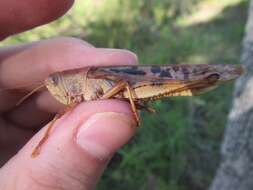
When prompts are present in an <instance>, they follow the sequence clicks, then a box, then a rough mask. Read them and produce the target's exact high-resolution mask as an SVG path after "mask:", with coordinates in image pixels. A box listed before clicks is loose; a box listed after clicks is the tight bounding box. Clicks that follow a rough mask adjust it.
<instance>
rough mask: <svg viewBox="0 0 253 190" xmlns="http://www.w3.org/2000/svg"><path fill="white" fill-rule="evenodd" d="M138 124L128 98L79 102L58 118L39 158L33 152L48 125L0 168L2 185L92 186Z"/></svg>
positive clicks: (47, 189)
mask: <svg viewBox="0 0 253 190" xmlns="http://www.w3.org/2000/svg"><path fill="white" fill-rule="evenodd" d="M135 125H136V123H135V121H134V120H133V117H132V114H131V112H130V110H129V107H128V105H127V104H126V103H124V102H119V101H116V100H107V101H96V102H88V103H83V104H80V105H78V106H77V107H76V109H74V110H73V111H71V112H69V113H66V114H65V115H64V116H63V117H61V118H60V119H58V120H57V121H56V122H55V124H54V127H53V130H52V132H51V134H50V137H49V139H48V140H47V141H46V142H45V144H44V145H43V147H42V149H41V153H40V154H39V155H38V156H37V157H36V158H32V157H31V153H32V151H33V148H34V147H35V146H36V145H37V144H38V142H39V140H40V139H41V138H42V137H43V135H44V133H45V129H46V128H43V129H42V130H41V131H40V132H39V133H38V134H36V135H35V136H34V137H33V138H32V139H31V140H30V141H29V142H28V143H27V144H26V145H25V146H24V148H23V149H22V150H21V151H19V153H18V154H17V155H16V156H15V157H13V159H11V160H10V161H9V162H8V163H7V164H6V165H5V166H4V167H3V168H2V169H1V171H0V189H20V190H25V189H33V190H38V189H39V190H42V189H43V190H51V189H72V190H81V189H82V190H83V189H86V190H88V189H92V188H93V187H94V186H95V185H96V183H97V180H98V179H99V177H100V175H101V174H102V172H103V170H104V168H105V167H106V165H107V163H108V161H109V160H110V158H111V156H112V154H113V153H114V152H115V151H116V150H117V149H119V148H120V147H121V146H122V145H123V144H125V143H126V142H127V141H128V140H129V139H130V138H131V137H132V136H133V134H134V131H135ZM1 186H2V188H1Z"/></svg>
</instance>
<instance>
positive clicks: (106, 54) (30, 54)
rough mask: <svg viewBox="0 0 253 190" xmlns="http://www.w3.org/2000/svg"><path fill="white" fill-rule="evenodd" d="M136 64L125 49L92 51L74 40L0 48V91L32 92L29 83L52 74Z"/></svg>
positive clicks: (87, 45)
mask: <svg viewBox="0 0 253 190" xmlns="http://www.w3.org/2000/svg"><path fill="white" fill-rule="evenodd" d="M17 49H19V50H18V51H17ZM1 52H3V53H1ZM11 52H14V53H11ZM136 63H137V58H136V56H135V54H133V53H131V52H130V51H128V50H120V49H104V48H94V47H93V46H91V45H89V44H88V43H86V42H84V41H81V40H78V39H74V38H55V39H51V40H45V41H41V42H37V43H33V44H30V45H27V46H24V48H20V47H14V48H12V49H10V50H9V51H8V52H6V51H5V49H2V50H1V49H0V88H8V89H12V88H17V87H23V86H27V87H26V89H32V88H33V87H32V84H34V83H36V84H37V83H39V82H42V81H43V80H44V79H45V78H46V77H47V76H48V75H49V74H50V73H53V72H56V71H63V70H68V69H74V68H81V67H87V66H105V65H125V64H136Z"/></svg>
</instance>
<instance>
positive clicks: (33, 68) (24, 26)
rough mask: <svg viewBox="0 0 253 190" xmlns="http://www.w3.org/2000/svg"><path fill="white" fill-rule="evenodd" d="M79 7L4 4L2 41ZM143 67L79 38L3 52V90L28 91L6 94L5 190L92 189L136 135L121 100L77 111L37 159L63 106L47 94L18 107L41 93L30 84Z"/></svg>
mask: <svg viewBox="0 0 253 190" xmlns="http://www.w3.org/2000/svg"><path fill="white" fill-rule="evenodd" d="M72 3H73V2H72V0H65V1H62V0H55V1H51V0H37V1H34V0H23V1H16V0H2V1H0V28H1V31H0V39H4V38H6V37H8V36H10V35H12V34H16V33H19V32H22V31H25V30H28V29H31V28H33V27H35V26H38V25H42V24H45V23H48V22H50V21H52V20H54V19H56V18H57V17H59V16H61V15H62V14H64V13H65V12H66V11H67V10H68V9H69V8H70V7H71V5H72ZM136 63H137V59H136V56H135V55H134V54H133V53H131V52H129V51H126V50H117V49H101V48H94V47H93V46H91V45H90V44H88V43H86V42H84V41H81V40H77V39H73V38H57V39H50V40H44V41H39V42H34V43H29V44H24V45H19V46H15V47H2V48H0V88H1V89H14V88H17V87H19V89H21V90H22V91H21V92H20V90H19V91H13V90H2V91H0V105H1V106H0V161H1V165H3V167H2V168H1V169H0V189H1V190H6V189H8V190H10V189H11V190H12V189H13V190H15V189H19V190H24V189H33V190H38V189H39V190H42V189H43V190H51V189H72V190H79V189H92V188H93V187H94V186H95V185H96V183H97V180H98V179H99V177H100V175H101V174H102V172H103V170H104V169H105V167H106V164H107V163H108V161H109V160H110V158H111V157H112V155H113V153H114V152H115V151H116V150H117V149H119V148H120V147H121V146H122V145H123V144H125V143H126V142H127V141H128V140H129V139H130V138H131V137H132V135H133V134H134V130H135V127H134V126H135V122H134V120H133V117H132V113H131V110H130V108H129V105H128V104H127V103H125V102H120V101H116V100H106V101H95V102H87V103H82V104H80V105H78V106H77V107H76V108H75V109H74V110H73V111H72V112H70V113H66V114H65V115H64V116H63V117H61V118H60V119H59V120H57V122H56V123H55V124H54V129H53V131H52V133H51V135H50V137H49V139H48V141H47V142H46V143H45V144H44V145H43V147H42V151H41V154H40V155H39V156H38V157H36V158H35V159H33V158H31V153H32V151H33V148H34V147H35V146H36V145H37V144H38V142H39V141H40V139H41V138H42V136H43V135H44V132H45V129H46V127H43V128H42V129H41V130H40V131H39V132H38V133H37V134H35V135H34V133H35V131H36V130H37V129H40V128H41V127H42V126H43V125H45V124H46V123H48V122H49V121H50V120H51V119H52V116H53V115H54V114H55V113H56V112H58V111H59V110H60V109H62V105H60V104H59V103H57V102H56V101H55V100H54V99H53V98H52V96H50V94H49V93H48V92H46V91H43V92H40V93H38V94H36V95H35V96H32V97H30V98H29V99H27V100H25V101H24V102H23V103H22V104H21V105H20V106H18V107H16V106H15V103H16V102H17V101H18V100H19V99H20V98H21V97H22V96H24V94H25V93H27V92H29V91H30V90H32V89H33V88H34V87H35V86H34V85H31V84H35V85H36V84H38V82H41V81H43V79H45V78H46V77H47V76H48V74H49V73H53V72H55V71H61V70H67V69H72V68H79V67H85V66H91V65H92V66H100V65H117V64H136ZM32 136H33V137H32ZM31 137H32V138H31ZM30 138H31V139H30ZM28 139H30V140H29V141H28ZM27 141H28V143H26V142H27ZM25 143H26V144H25ZM24 144H25V145H24ZM23 145H24V146H23ZM22 146H23V147H22ZM21 147H22V148H21ZM19 149H20V150H19ZM18 150H19V152H18V153H17V154H16V155H15V156H13V155H14V154H15V153H16V152H17V151H18ZM12 156H13V157H12ZM11 157H12V158H11ZM10 158H11V159H10ZM9 159H10V160H9ZM7 160H9V161H8V162H7V163H5V162H6V161H7Z"/></svg>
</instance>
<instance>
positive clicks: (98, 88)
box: [45, 64, 242, 105]
mask: <svg viewBox="0 0 253 190" xmlns="http://www.w3.org/2000/svg"><path fill="white" fill-rule="evenodd" d="M241 73H242V68H241V67H239V66H237V65H206V64H201V65H163V66H159V65H152V66H150V65H147V66H146V65H143V66H116V67H115V66H112V67H98V68H83V69H75V70H68V71H63V72H57V73H54V74H51V75H50V76H49V77H48V78H47V79H46V80H45V86H46V87H47V88H48V90H49V92H50V93H51V94H52V95H53V96H54V97H55V98H56V99H57V100H58V101H59V102H61V103H63V104H65V105H69V104H72V103H74V102H75V103H79V102H82V101H90V100H99V99H104V97H105V95H106V94H107V93H108V92H110V91H111V90H112V89H113V88H115V87H117V85H119V84H120V83H122V82H125V83H127V84H128V85H129V87H130V88H131V94H132V99H133V101H134V102H139V101H149V100H154V99H158V98H161V97H168V96H192V95H197V94H200V93H202V92H205V91H208V90H210V89H213V88H215V87H217V86H218V85H219V84H221V83H224V82H226V81H229V80H232V79H235V78H236V77H238V76H240V75H241ZM110 94H111V93H110ZM112 94H113V93H112ZM108 98H117V99H129V98H130V97H129V93H128V92H127V89H126V88H122V89H120V90H119V91H117V93H115V94H113V95H112V96H111V97H108Z"/></svg>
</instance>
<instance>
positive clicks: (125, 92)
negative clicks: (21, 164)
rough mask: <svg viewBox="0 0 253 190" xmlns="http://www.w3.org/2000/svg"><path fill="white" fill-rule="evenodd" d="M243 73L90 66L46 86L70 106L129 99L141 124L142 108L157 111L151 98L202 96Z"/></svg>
mask: <svg viewBox="0 0 253 190" xmlns="http://www.w3.org/2000/svg"><path fill="white" fill-rule="evenodd" d="M242 73H243V69H242V67H240V66H238V65H229V64H227V65H224V64H220V65H218V64H217V65H208V64H196V65H186V64H185V65H183V64H182V65H179V64H175V65H173V64H169V65H136V66H108V67H89V68H79V69H74V70H67V71H62V72H56V73H53V74H51V75H49V76H48V78H46V79H45V81H44V84H43V87H44V86H45V87H46V88H47V89H48V91H49V92H50V93H51V95H52V96H53V97H54V98H55V99H56V100H58V101H59V102H61V103H62V104H64V105H67V107H74V105H77V104H78V103H80V102H84V101H91V100H104V99H109V98H115V99H120V100H126V101H129V103H130V105H131V108H132V111H133V114H134V116H135V119H136V121H137V123H138V124H139V123H140V119H139V115H138V112H137V110H138V109H146V110H148V111H153V110H152V109H151V108H149V107H148V106H147V105H146V103H147V102H148V101H151V100H156V99H160V98H162V97H169V96H193V95H198V94H201V93H203V92H206V91H209V90H211V89H214V88H215V87H217V86H218V85H219V84H222V83H224V82H227V81H230V80H232V79H235V78H237V77H239V76H240V75H241V74H242ZM39 88H40V87H39ZM36 90H37V89H36ZM33 92H34V91H33ZM33 92H31V93H33ZM31 93H29V95H30V94H31ZM26 97H27V96H26ZM26 97H25V98H26ZM59 117H60V115H57V116H56V117H55V119H54V120H53V121H52V122H51V125H49V127H48V129H47V131H46V134H45V135H44V137H43V138H42V140H41V141H40V142H39V144H38V145H37V147H36V148H35V149H34V151H33V153H32V156H33V157H35V156H36V155H38V154H39V152H40V149H41V146H42V144H43V143H44V142H45V141H46V140H47V138H48V137H49V133H50V130H51V128H52V126H53V123H54V121H55V120H56V119H58V118H59Z"/></svg>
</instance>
